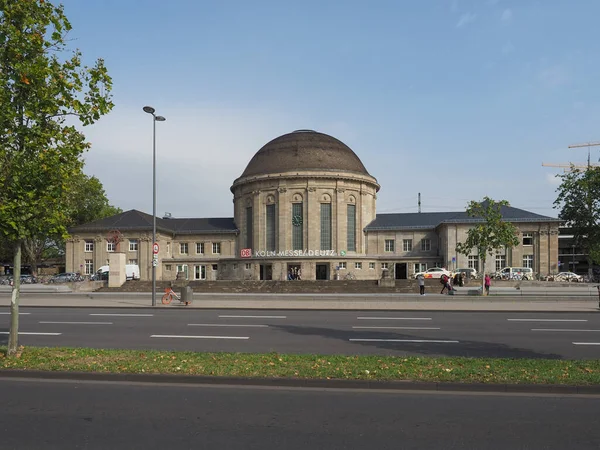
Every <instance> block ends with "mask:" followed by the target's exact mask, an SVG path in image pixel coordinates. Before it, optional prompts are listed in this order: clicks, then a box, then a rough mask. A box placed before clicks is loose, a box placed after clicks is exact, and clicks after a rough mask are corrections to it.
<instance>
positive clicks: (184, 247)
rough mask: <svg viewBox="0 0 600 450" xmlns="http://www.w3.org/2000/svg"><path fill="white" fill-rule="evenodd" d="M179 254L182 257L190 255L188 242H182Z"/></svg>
mask: <svg viewBox="0 0 600 450" xmlns="http://www.w3.org/2000/svg"><path fill="white" fill-rule="evenodd" d="M179 253H180V254H182V255H187V254H188V243H187V242H181V243H180V244H179Z"/></svg>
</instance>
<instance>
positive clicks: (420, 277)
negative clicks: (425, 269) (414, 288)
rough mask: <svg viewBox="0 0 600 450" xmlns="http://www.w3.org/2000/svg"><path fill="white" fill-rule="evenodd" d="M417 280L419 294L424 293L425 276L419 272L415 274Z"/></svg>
mask: <svg viewBox="0 0 600 450" xmlns="http://www.w3.org/2000/svg"><path fill="white" fill-rule="evenodd" d="M417 280H418V281H419V294H421V295H425V276H424V275H423V274H422V273H420V274H419V275H417Z"/></svg>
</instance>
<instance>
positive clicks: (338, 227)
mask: <svg viewBox="0 0 600 450" xmlns="http://www.w3.org/2000/svg"><path fill="white" fill-rule="evenodd" d="M345 197H346V189H345V188H343V187H338V188H336V189H335V197H334V198H335V201H334V202H332V203H333V206H332V209H333V210H334V211H332V212H331V213H332V216H333V217H332V224H331V228H332V230H331V231H332V234H333V236H332V245H333V249H334V250H335V251H337V252H338V253H339V252H340V250H348V249H347V247H348V241H347V238H348V216H347V215H348V208H347V206H346V199H345Z"/></svg>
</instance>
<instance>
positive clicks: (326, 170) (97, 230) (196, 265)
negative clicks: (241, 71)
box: [66, 130, 560, 280]
mask: <svg viewBox="0 0 600 450" xmlns="http://www.w3.org/2000/svg"><path fill="white" fill-rule="evenodd" d="M379 189H380V186H379V184H378V183H377V180H376V179H375V178H374V177H373V176H371V175H370V174H369V173H368V171H367V170H366V168H365V167H364V165H363V163H362V162H361V160H360V159H359V157H358V156H357V155H356V154H355V153H354V151H352V150H351V149H350V148H349V147H348V146H347V145H345V144H344V143H343V142H341V141H339V140H338V139H335V138H334V137H331V136H329V135H326V134H323V133H319V132H315V131H310V130H298V131H294V132H292V133H289V134H285V135H283V136H280V137H278V138H276V139H273V140H272V141H271V142H269V143H267V144H266V145H265V146H263V147H262V148H261V149H260V150H259V151H258V152H257V153H256V154H255V155H254V157H253V158H252V159H251V160H250V162H249V163H248V165H247V166H246V168H245V170H244V171H243V172H242V174H241V176H240V177H239V178H237V179H236V180H234V181H233V184H232V186H231V193H232V194H233V205H234V207H233V217H230V218H172V217H163V218H157V243H158V254H157V256H156V261H157V263H156V264H157V265H156V268H157V272H156V273H157V279H158V280H174V279H176V278H185V279H189V280H219V279H222V280H286V279H290V278H291V279H301V280H331V279H358V280H360V279H364V280H376V279H379V278H381V277H382V276H384V275H389V276H390V277H392V278H396V279H404V278H410V277H412V276H413V275H414V274H415V273H416V272H419V271H423V270H426V269H428V268H431V267H446V268H448V269H449V270H453V269H456V268H466V267H473V268H475V269H476V270H478V271H480V270H481V267H480V261H479V259H478V256H477V254H476V251H475V249H474V251H473V254H471V255H461V254H457V252H456V250H455V248H456V244H457V243H459V242H464V240H466V236H467V234H466V233H467V231H468V230H469V228H470V227H472V226H473V223H474V219H473V218H470V217H468V216H467V214H466V212H465V211H458V212H431V213H396V214H394V213H392V214H377V212H376V202H377V193H378V191H379ZM502 215H503V219H504V220H507V221H510V222H512V223H514V225H515V226H516V227H517V229H518V230H519V240H520V244H519V245H518V246H516V247H514V248H512V249H499V250H498V251H497V252H495V253H494V254H492V255H489V257H488V258H487V263H486V271H488V272H490V271H495V270H499V269H501V268H503V267H510V266H513V267H531V268H533V270H534V272H536V273H538V274H540V275H546V274H549V273H555V272H557V269H558V229H559V225H560V221H559V220H558V219H556V218H552V217H546V216H542V215H539V214H535V213H532V212H529V211H525V210H522V209H518V208H512V207H503V208H502ZM69 232H70V234H71V237H70V239H68V241H67V246H66V253H67V254H66V267H67V271H71V272H81V273H85V274H92V273H94V271H95V270H96V269H97V268H98V267H100V266H102V265H106V264H107V262H108V259H109V254H110V253H111V252H122V253H125V259H126V262H127V263H128V264H137V265H139V267H140V274H141V278H142V279H146V280H149V279H151V276H152V259H153V245H152V215H150V214H146V213H143V212H140V211H137V210H130V211H126V212H124V213H122V214H118V215H116V216H113V217H108V218H105V219H102V220H98V221H95V222H92V223H88V224H84V225H80V226H77V227H73V228H71V229H70V230H69Z"/></svg>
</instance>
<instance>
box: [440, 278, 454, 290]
mask: <svg viewBox="0 0 600 450" xmlns="http://www.w3.org/2000/svg"><path fill="white" fill-rule="evenodd" d="M440 283H442V291H441V292H440V294H443V293H444V290H446V289H448V292H450V291H451V290H452V286H450V279H449V278H448V276H447V275H445V274H444V275H442V276H441V278H440Z"/></svg>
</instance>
